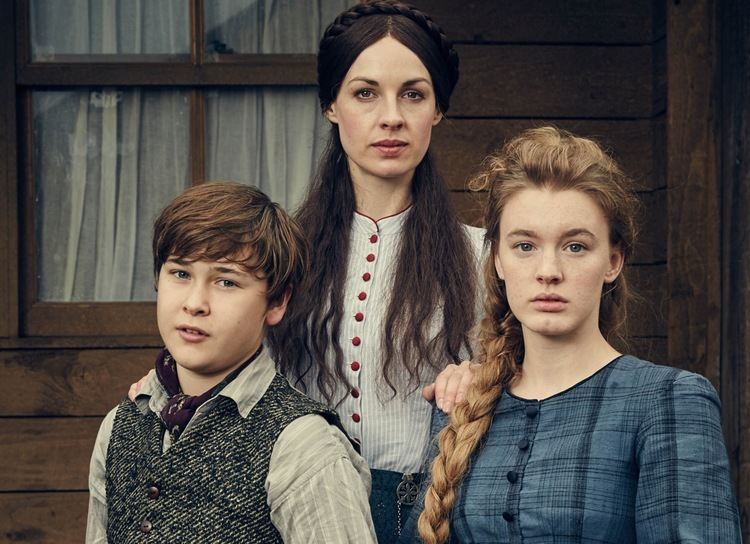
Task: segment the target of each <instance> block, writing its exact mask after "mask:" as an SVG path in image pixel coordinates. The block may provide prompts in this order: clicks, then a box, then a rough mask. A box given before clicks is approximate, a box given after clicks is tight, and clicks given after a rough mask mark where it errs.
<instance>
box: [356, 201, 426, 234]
mask: <svg viewBox="0 0 750 544" xmlns="http://www.w3.org/2000/svg"><path fill="white" fill-rule="evenodd" d="M411 209H412V206H411V205H409V207H407V208H406V209H404V210H402V211H400V212H398V213H395V214H393V215H387V216H385V217H381V218H380V219H373V218H372V217H369V216H367V215H365V214H363V213H360V212H354V222H353V224H354V228H356V229H357V230H359V231H361V232H364V233H365V234H379V235H380V236H385V235H388V234H398V233H400V232H401V229H402V228H403V226H404V223H405V222H406V219H407V218H408V217H409V214H410V213H411Z"/></svg>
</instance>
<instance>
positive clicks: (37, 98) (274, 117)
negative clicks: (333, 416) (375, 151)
mask: <svg viewBox="0 0 750 544" xmlns="http://www.w3.org/2000/svg"><path fill="white" fill-rule="evenodd" d="M188 4H189V2H188V1H187V0H160V1H159V2H155V1H152V0H35V1H32V3H31V21H32V56H33V57H34V58H35V59H36V60H39V61H44V60H54V58H55V56H56V55H67V54H75V55H97V54H136V55H138V54H144V55H145V54H175V55H178V54H184V53H185V52H186V51H188V50H189V35H188V29H189V24H188V19H189V17H188V11H189V10H188V7H189V6H188ZM205 4H206V10H207V14H206V15H207V18H208V20H210V21H214V23H215V24H214V23H212V24H211V26H209V25H207V28H208V29H209V30H208V31H207V37H208V38H210V39H208V38H207V43H210V42H211V41H212V40H220V41H221V42H222V43H225V44H227V45H226V47H227V48H231V49H233V50H234V51H235V52H238V53H239V52H264V53H271V52H275V53H285V52H291V51H294V52H314V51H315V50H316V49H317V42H318V40H319V36H320V32H321V29H322V28H324V27H325V25H326V24H327V23H328V22H329V21H330V20H332V18H333V17H334V16H335V14H336V13H338V12H339V11H340V10H341V9H344V7H345V6H346V2H341V1H339V0H320V1H319V2H306V1H302V0H298V1H286V2H283V1H273V0H265V1H253V0H244V1H239V0H232V1H228V0H223V1H220V0H211V1H210V2H206V3H205ZM311 8H312V9H311ZM246 48H249V49H247V50H246ZM86 60H90V59H86ZM143 60H144V61H147V60H148V58H147V57H144V59H143ZM206 105H207V107H206V126H207V134H206V141H207V153H206V156H207V164H206V172H207V177H208V178H209V179H227V180H236V181H240V182H245V183H252V184H254V185H257V186H259V187H260V188H261V189H262V190H264V191H265V192H267V193H268V194H269V196H271V198H272V199H273V200H275V201H277V202H280V203H281V204H282V205H285V206H287V207H293V206H295V205H296V204H298V203H299V202H300V201H301V199H302V197H303V196H304V194H305V192H306V190H307V186H308V183H309V179H310V177H311V174H312V172H313V170H314V168H315V165H316V161H317V158H318V156H319V155H320V153H321V151H322V149H321V148H322V143H323V139H324V134H323V133H324V131H325V130H327V122H325V121H324V119H323V117H322V115H321V114H320V112H319V108H318V104H317V92H316V89H315V88H314V87H297V88H276V87H268V88H252V89H236V88H235V89H227V90H222V89H213V90H209V91H207V93H206ZM32 107H33V112H34V134H33V142H34V156H33V171H34V173H35V182H36V195H35V197H36V206H35V217H36V223H37V237H36V240H37V272H38V298H39V299H40V300H44V301H121V300H152V299H153V298H154V292H153V281H152V280H153V278H152V261H151V227H152V224H153V220H154V218H155V217H156V215H157V214H158V211H159V210H160V209H161V208H162V207H163V206H164V205H165V204H166V203H167V202H168V201H169V200H170V199H171V198H172V197H174V196H175V195H176V194H178V193H179V192H180V191H182V190H183V189H184V188H186V187H187V186H188V185H189V164H190V158H189V141H188V138H189V133H190V132H189V111H190V108H189V100H188V92H187V91H181V90H173V89H169V90H168V89H164V90H153V89H150V88H149V89H125V88H120V89H115V88H105V89H76V90H69V91H68V90H66V91H36V92H34V93H33V106H32Z"/></svg>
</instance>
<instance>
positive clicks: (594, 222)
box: [495, 188, 623, 338]
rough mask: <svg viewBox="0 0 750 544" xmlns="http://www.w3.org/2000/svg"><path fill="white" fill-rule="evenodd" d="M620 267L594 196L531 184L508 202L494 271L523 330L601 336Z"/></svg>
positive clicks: (550, 333) (545, 334)
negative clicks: (603, 306)
mask: <svg viewBox="0 0 750 544" xmlns="http://www.w3.org/2000/svg"><path fill="white" fill-rule="evenodd" d="M622 265H623V257H622V253H621V251H620V250H619V248H617V247H613V246H612V245H611V244H610V241H609V225H608V223H607V219H606V217H605V216H604V212H603V211H602V209H601V208H600V207H599V205H598V204H597V203H596V201H594V199H593V198H591V197H590V196H589V195H587V194H585V193H583V192H581V191H576V190H565V191H550V190H546V189H533V188H529V189H523V190H522V191H520V192H518V193H516V194H514V195H513V196H512V197H510V199H509V200H508V202H507V203H506V205H505V209H504V211H503V215H502V217H501V218H500V236H499V243H498V249H497V253H496V255H495V270H496V271H497V274H498V277H500V279H502V280H504V281H505V286H506V292H507V295H508V303H509V305H510V308H511V310H512V311H513V313H514V314H515V316H516V317H517V318H518V320H519V321H520V322H521V324H522V326H523V328H524V334H537V335H541V336H546V337H570V338H575V337H577V336H578V335H580V334H593V333H596V331H597V330H598V326H599V325H598V321H599V305H600V301H601V293H602V287H603V285H604V284H606V283H611V282H613V281H614V280H615V278H617V276H618V274H619V273H620V271H621V269H622Z"/></svg>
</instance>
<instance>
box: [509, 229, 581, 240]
mask: <svg viewBox="0 0 750 544" xmlns="http://www.w3.org/2000/svg"><path fill="white" fill-rule="evenodd" d="M573 236H587V237H589V238H596V236H595V235H594V233H593V232H591V231H590V230H588V229H584V228H575V229H569V230H566V231H565V232H564V233H563V235H562V238H571V237H573ZM538 237H539V235H538V234H537V233H536V232H534V231H533V230H526V229H516V230H514V231H511V232H509V233H508V235H507V236H506V238H538Z"/></svg>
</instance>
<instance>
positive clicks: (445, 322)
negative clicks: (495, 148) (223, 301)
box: [272, 1, 483, 542]
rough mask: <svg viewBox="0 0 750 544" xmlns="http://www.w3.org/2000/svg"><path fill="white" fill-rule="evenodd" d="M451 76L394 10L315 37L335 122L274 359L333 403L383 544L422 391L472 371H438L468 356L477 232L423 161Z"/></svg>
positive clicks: (437, 35)
mask: <svg viewBox="0 0 750 544" xmlns="http://www.w3.org/2000/svg"><path fill="white" fill-rule="evenodd" d="M457 80H458V58H457V55H456V52H455V51H454V50H453V48H452V46H451V44H450V42H448V40H447V39H446V37H445V35H444V34H443V32H442V31H441V30H440V28H439V27H437V26H436V25H435V24H434V23H433V22H432V21H431V20H430V18H429V17H428V16H427V15H425V14H424V13H422V12H420V11H418V10H416V9H413V8H411V7H409V6H407V5H405V4H401V3H398V2H389V1H375V2H367V3H364V4H360V5H357V6H354V7H352V8H351V9H349V10H347V11H345V12H344V13H342V14H341V15H339V16H338V17H337V18H336V19H335V20H334V22H333V23H332V24H331V25H330V26H329V27H328V29H327V30H326V32H325V35H324V36H323V38H322V40H321V42H320V50H319V53H318V83H319V96H320V103H321V107H322V109H323V112H324V114H325V115H326V117H327V118H328V119H329V120H330V121H331V123H332V126H331V133H330V138H329V141H328V146H327V149H326V151H325V153H324V155H323V157H322V159H321V162H320V167H319V170H318V173H317V176H316V178H315V181H314V184H313V186H312V188H311V190H310V192H309V195H308V197H307V199H306V201H305V202H304V203H303V204H302V206H301V207H300V209H299V210H298V212H297V216H296V217H297V220H298V221H299V223H300V225H301V226H302V229H303V231H304V232H305V233H306V234H307V237H308V240H309V241H310V243H311V246H312V267H311V270H310V272H309V274H308V276H307V278H306V279H305V281H304V282H303V284H302V285H300V286H297V292H296V296H295V297H293V299H292V303H291V304H290V307H289V309H288V311H287V317H286V318H285V320H284V322H283V323H282V324H281V325H280V326H279V327H277V328H276V329H275V330H274V331H273V341H272V348H273V351H274V354H275V356H276V359H277V361H278V362H279V365H280V368H281V370H282V371H283V372H284V373H285V374H286V375H287V376H289V377H290V380H291V381H292V383H293V384H297V385H298V386H299V387H300V388H302V389H303V390H304V391H305V392H306V393H307V394H308V395H310V396H311V397H312V398H314V399H318V400H322V401H324V402H326V403H327V404H328V405H329V406H333V407H335V408H336V410H337V411H338V413H339V415H340V416H341V419H342V421H343V422H344V426H345V427H346V430H347V432H348V433H349V435H350V436H351V437H352V439H354V440H355V441H357V442H359V443H360V444H361V448H362V455H363V456H364V458H365V459H366V460H367V462H368V464H369V466H370V468H371V471H372V476H373V488H372V494H371V500H370V502H371V507H372V514H373V519H374V521H375V525H376V529H377V532H378V537H379V539H380V541H382V542H390V541H392V540H393V539H394V538H395V537H396V536H397V535H398V533H399V532H400V527H401V521H402V520H405V516H406V512H407V510H408V508H409V505H410V504H411V503H412V502H413V499H414V498H415V496H416V485H417V483H418V480H419V475H418V474H417V473H418V472H419V469H420V465H421V462H422V460H423V458H424V454H425V451H426V447H427V442H428V438H429V427H430V418H431V407H430V405H429V404H428V403H427V402H425V400H424V399H423V398H422V396H421V394H420V390H421V388H422V387H424V386H425V385H427V384H430V383H431V382H433V381H434V380H435V378H436V376H437V375H438V373H439V372H441V371H443V379H442V381H441V382H440V383H441V384H442V385H441V386H440V391H438V395H437V396H439V397H440V396H442V395H443V390H445V389H449V392H448V394H447V397H451V393H452V391H453V390H454V388H455V387H456V386H458V385H459V384H460V383H461V382H463V384H464V385H466V384H467V382H468V381H469V380H470V377H471V371H469V370H468V366H469V365H468V363H465V364H464V365H463V366H462V367H458V366H457V365H449V364H450V363H456V362H459V361H461V360H463V359H467V358H469V357H470V355H471V349H470V344H469V331H470V329H471V328H472V327H473V326H474V325H475V324H476V321H477V318H478V312H477V309H478V304H477V297H476V280H475V276H476V269H477V267H478V259H479V253H480V252H481V245H482V235H483V231H482V230H480V229H476V228H472V227H467V226H465V225H462V224H461V223H460V221H459V219H458V217H457V215H456V213H455V211H454V210H453V208H452V206H451V203H450V198H449V193H448V190H447V188H446V186H445V185H444V183H443V181H442V180H441V179H440V177H439V176H438V174H437V172H436V170H435V167H434V164H433V160H432V158H431V157H430V154H429V152H428V147H429V144H430V137H431V131H432V128H433V126H435V125H437V124H438V123H439V122H440V120H441V118H442V117H443V115H444V114H445V113H446V112H447V111H448V107H449V104H450V96H451V93H452V91H453V89H454V87H455V85H456V82H457ZM446 365H449V368H447V369H446ZM459 368H460V369H459ZM446 377H449V379H445V378H446ZM446 382H448V383H449V385H446ZM449 400H450V398H448V400H447V401H446V402H445V403H444V405H443V407H444V408H445V409H449V408H450V406H448V404H449ZM457 400H459V401H460V400H461V398H460V396H459V397H458V399H457ZM441 401H442V399H441Z"/></svg>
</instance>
